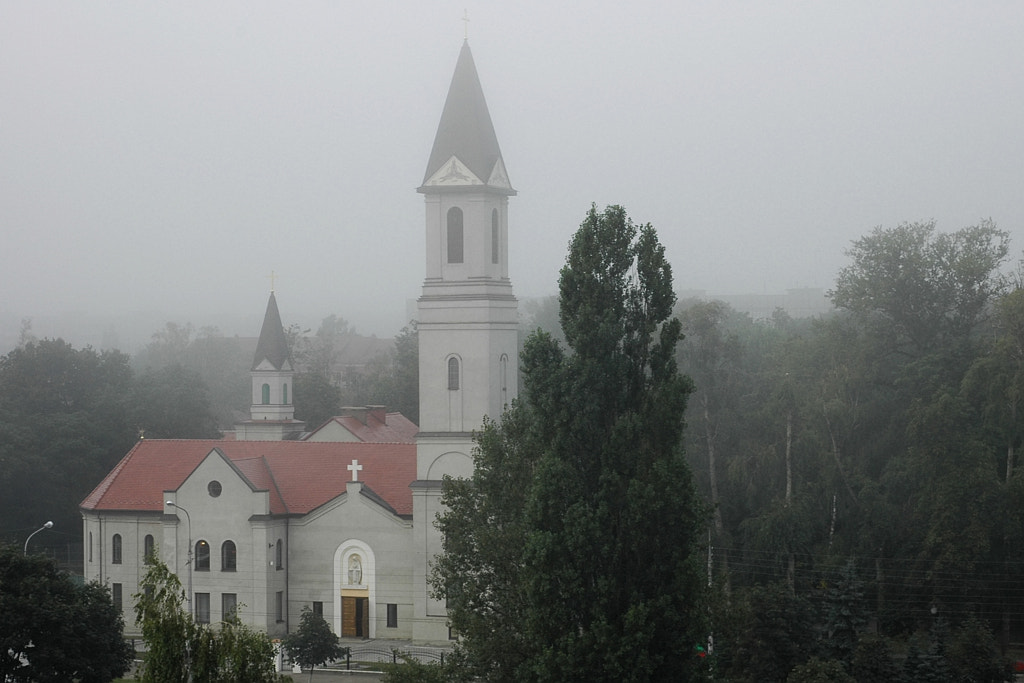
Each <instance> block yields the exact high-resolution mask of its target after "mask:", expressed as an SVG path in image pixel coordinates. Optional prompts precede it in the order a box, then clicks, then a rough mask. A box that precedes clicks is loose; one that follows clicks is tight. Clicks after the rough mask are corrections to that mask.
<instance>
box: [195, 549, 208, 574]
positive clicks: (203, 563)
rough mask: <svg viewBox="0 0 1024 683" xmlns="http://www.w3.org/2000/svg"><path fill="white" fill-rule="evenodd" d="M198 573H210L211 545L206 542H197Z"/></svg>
mask: <svg viewBox="0 0 1024 683" xmlns="http://www.w3.org/2000/svg"><path fill="white" fill-rule="evenodd" d="M196 571H197V572H208V571H210V544H209V543H207V542H206V541H197V542H196Z"/></svg>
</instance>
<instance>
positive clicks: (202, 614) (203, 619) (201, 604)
mask: <svg viewBox="0 0 1024 683" xmlns="http://www.w3.org/2000/svg"><path fill="white" fill-rule="evenodd" d="M196 621H197V622H199V623H200V624H209V623H210V594H209V593H196Z"/></svg>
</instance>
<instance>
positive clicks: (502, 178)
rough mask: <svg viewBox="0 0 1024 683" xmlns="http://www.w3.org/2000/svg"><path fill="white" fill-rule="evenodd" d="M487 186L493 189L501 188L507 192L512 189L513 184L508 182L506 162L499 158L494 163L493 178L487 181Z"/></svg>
mask: <svg viewBox="0 0 1024 683" xmlns="http://www.w3.org/2000/svg"><path fill="white" fill-rule="evenodd" d="M487 184H488V185H490V186H491V187H501V188H504V189H506V190H511V189H512V183H510V182H509V180H508V173H507V172H506V171H505V162H504V161H502V160H501V157H498V160H497V161H496V162H495V163H494V168H493V169H491V177H490V178H488V179H487Z"/></svg>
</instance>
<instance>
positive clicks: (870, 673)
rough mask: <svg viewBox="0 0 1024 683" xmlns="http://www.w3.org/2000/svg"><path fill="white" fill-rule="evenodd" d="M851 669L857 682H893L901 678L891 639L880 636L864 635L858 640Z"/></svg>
mask: <svg viewBox="0 0 1024 683" xmlns="http://www.w3.org/2000/svg"><path fill="white" fill-rule="evenodd" d="M850 671H851V672H852V673H853V677H854V678H855V679H856V680H857V683H892V682H893V681H899V680H901V675H900V669H899V666H898V665H897V663H896V660H895V658H894V657H893V653H892V648H891V647H890V645H889V641H887V640H886V639H885V638H881V637H878V636H870V635H869V636H863V637H861V638H860V639H859V640H858V641H857V649H856V650H855V651H854V653H853V661H852V662H851V665H850Z"/></svg>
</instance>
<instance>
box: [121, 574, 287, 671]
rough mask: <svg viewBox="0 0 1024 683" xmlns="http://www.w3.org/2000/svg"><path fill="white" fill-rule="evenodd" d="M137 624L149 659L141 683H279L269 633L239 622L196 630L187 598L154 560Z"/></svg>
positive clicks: (138, 600) (143, 586)
mask: <svg viewBox="0 0 1024 683" xmlns="http://www.w3.org/2000/svg"><path fill="white" fill-rule="evenodd" d="M139 589H140V591H139V593H138V594H136V595H135V596H134V597H135V619H136V622H137V623H138V624H139V625H140V627H141V629H142V639H143V641H145V643H146V649H147V655H146V659H145V660H144V661H143V664H142V668H141V670H140V671H139V674H138V676H139V680H140V681H143V683H146V682H149V683H174V682H175V681H178V682H179V683H185V682H186V681H208V682H209V683H278V682H279V681H281V680H282V677H280V676H278V675H277V674H276V673H275V672H274V660H273V655H274V646H273V644H272V643H271V642H270V640H269V639H268V638H267V634H266V633H262V632H258V631H254V630H253V629H251V628H249V627H248V626H245V625H244V624H242V623H241V622H240V621H239V619H238V617H237V616H235V617H232V618H231V619H228V620H227V621H226V622H223V623H222V624H220V625H218V626H217V627H211V626H208V625H203V624H197V623H196V622H195V621H194V619H193V618H192V615H190V614H189V613H188V612H186V611H185V610H184V609H182V603H183V602H184V601H185V593H184V591H183V590H182V588H181V582H180V581H179V580H178V577H177V576H175V575H174V574H173V573H172V572H171V570H170V569H169V568H168V567H167V565H166V564H164V563H163V562H161V561H159V560H156V559H154V560H152V561H151V562H150V563H149V564H148V566H147V569H146V573H145V574H144V575H143V577H142V580H141V581H140V582H139Z"/></svg>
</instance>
